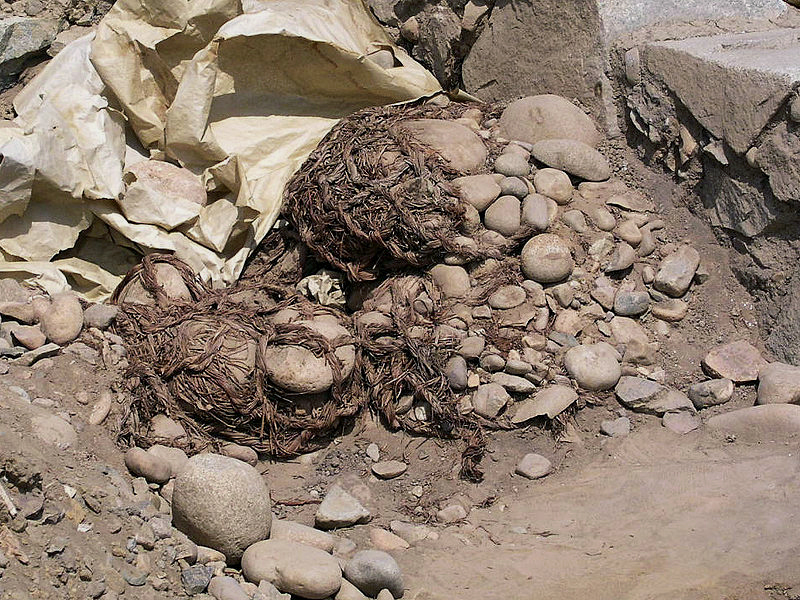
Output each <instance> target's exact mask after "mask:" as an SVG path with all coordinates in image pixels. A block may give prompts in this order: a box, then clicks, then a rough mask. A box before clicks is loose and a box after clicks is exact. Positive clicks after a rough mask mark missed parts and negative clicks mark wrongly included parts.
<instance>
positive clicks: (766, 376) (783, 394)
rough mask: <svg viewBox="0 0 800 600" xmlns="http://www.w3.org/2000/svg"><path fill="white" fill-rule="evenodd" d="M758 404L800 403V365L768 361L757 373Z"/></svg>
mask: <svg viewBox="0 0 800 600" xmlns="http://www.w3.org/2000/svg"><path fill="white" fill-rule="evenodd" d="M757 402H758V404H800V367H795V366H792V365H787V364H784V363H777V362H775V363H770V364H768V365H766V366H764V367H761V369H760V370H759V373H758V399H757Z"/></svg>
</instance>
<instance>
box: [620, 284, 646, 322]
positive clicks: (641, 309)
mask: <svg viewBox="0 0 800 600" xmlns="http://www.w3.org/2000/svg"><path fill="white" fill-rule="evenodd" d="M649 307H650V294H648V293H647V292H644V291H640V292H637V291H633V292H629V291H625V290H620V291H618V292H617V295H616V297H615V298H614V312H615V313H617V314H618V315H621V316H623V317H635V316H639V315H643V314H644V313H646V312H647V309H648V308H649Z"/></svg>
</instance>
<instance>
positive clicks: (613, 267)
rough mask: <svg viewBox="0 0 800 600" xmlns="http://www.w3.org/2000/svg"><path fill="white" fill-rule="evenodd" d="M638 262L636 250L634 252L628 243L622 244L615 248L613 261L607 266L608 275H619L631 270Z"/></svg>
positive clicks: (612, 256)
mask: <svg viewBox="0 0 800 600" xmlns="http://www.w3.org/2000/svg"><path fill="white" fill-rule="evenodd" d="M635 262H636V250H634V249H633V248H632V247H631V245H630V244H628V243H627V242H620V243H619V244H617V245H616V247H615V248H614V253H613V254H612V255H611V260H609V261H608V264H607V265H606V268H605V272H606V273H617V272H619V271H624V270H626V269H629V268H631V266H633V263H635Z"/></svg>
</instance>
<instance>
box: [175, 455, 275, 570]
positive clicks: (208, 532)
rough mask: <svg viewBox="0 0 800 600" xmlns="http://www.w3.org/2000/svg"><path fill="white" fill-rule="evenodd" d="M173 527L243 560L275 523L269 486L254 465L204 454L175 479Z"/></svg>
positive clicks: (195, 539)
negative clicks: (247, 551) (253, 545)
mask: <svg viewBox="0 0 800 600" xmlns="http://www.w3.org/2000/svg"><path fill="white" fill-rule="evenodd" d="M172 522H173V525H174V526H175V527H176V528H177V529H179V530H180V531H182V532H183V533H185V534H186V535H187V536H189V538H190V539H191V540H192V541H193V542H195V543H196V544H200V545H202V546H208V547H209V548H213V549H214V550H218V551H220V552H222V553H223V554H224V555H225V556H226V557H227V559H228V562H230V563H232V564H236V563H238V562H239V559H240V558H241V556H242V554H243V553H244V551H245V549H246V548H247V547H248V546H250V545H251V544H254V543H256V542H258V541H260V540H263V539H265V538H266V537H267V536H268V535H269V532H270V527H271V525H272V511H271V508H270V498H269V488H268V487H267V484H266V482H265V481H264V479H263V478H262V477H261V475H260V474H259V472H258V471H256V470H255V469H254V468H253V467H251V466H250V465H248V464H246V463H243V462H242V461H240V460H236V459H234V458H228V457H227V456H221V455H219V454H198V455H196V456H193V457H192V458H190V459H189V461H188V462H187V463H186V465H184V467H183V468H182V469H181V470H180V472H179V473H178V476H177V477H176V478H175V490H174V492H173V495H172Z"/></svg>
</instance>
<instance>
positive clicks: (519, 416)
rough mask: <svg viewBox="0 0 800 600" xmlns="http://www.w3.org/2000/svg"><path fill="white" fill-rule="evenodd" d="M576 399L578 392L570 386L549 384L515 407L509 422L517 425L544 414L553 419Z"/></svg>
mask: <svg viewBox="0 0 800 600" xmlns="http://www.w3.org/2000/svg"><path fill="white" fill-rule="evenodd" d="M577 399H578V394H576V393H575V390H573V389H572V388H571V387H567V386H565V385H551V386H550V387H547V388H545V389H543V390H541V391H539V392H537V393H536V395H535V396H534V397H533V398H529V399H528V400H525V401H524V402H523V403H522V404H521V405H520V406H519V408H518V409H517V412H516V414H515V415H514V416H513V418H512V419H511V422H512V423H514V424H515V425H519V424H521V423H525V422H527V421H530V420H531V419H534V418H536V417H541V416H544V415H546V416H547V417H548V418H550V419H555V418H556V417H557V416H558V415H560V414H561V413H562V412H564V411H565V410H567V408H569V407H570V406H571V405H572V403H573V402H575V401H576V400H577Z"/></svg>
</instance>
